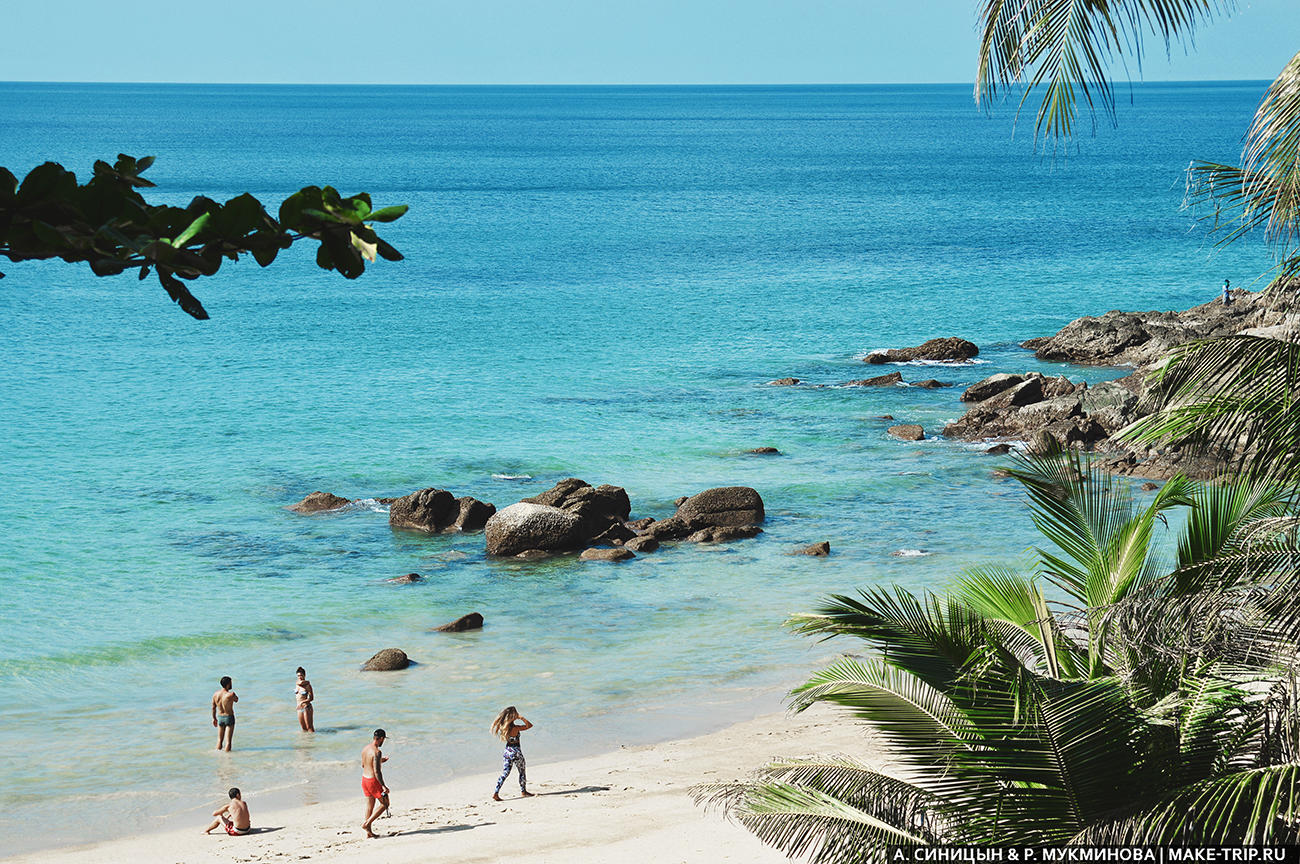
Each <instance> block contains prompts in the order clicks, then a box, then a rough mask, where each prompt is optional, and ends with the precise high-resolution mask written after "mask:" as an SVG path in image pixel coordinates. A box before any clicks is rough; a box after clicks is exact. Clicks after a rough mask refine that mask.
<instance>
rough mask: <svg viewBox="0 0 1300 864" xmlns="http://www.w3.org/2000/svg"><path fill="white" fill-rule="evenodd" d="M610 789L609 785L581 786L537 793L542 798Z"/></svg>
mask: <svg viewBox="0 0 1300 864" xmlns="http://www.w3.org/2000/svg"><path fill="white" fill-rule="evenodd" d="M608 791H609V787H608V786H579V787H578V788H577V789H556V790H555V791H554V792H538V793H536V794H537V796H538V797H539V798H540V797H541V796H543V795H579V794H590V793H592V792H608Z"/></svg>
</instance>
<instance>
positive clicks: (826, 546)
mask: <svg viewBox="0 0 1300 864" xmlns="http://www.w3.org/2000/svg"><path fill="white" fill-rule="evenodd" d="M794 554H795V555H811V556H812V557H814V558H824V557H825V556H827V555H829V554H831V544H830V543H828V542H827V541H825V540H823V541H821V542H820V543H814V544H812V545H811V546H801V547H799V548H798V549H796V550H794Z"/></svg>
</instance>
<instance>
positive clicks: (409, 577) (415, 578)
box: [388, 573, 424, 585]
mask: <svg viewBox="0 0 1300 864" xmlns="http://www.w3.org/2000/svg"><path fill="white" fill-rule="evenodd" d="M388 581H389V582H391V583H392V584H394V585H414V584H415V583H416V582H423V581H424V577H423V576H421V575H420V574H419V573H407V574H406V575H405V576H394V577H393V578H392V579H389V580H388Z"/></svg>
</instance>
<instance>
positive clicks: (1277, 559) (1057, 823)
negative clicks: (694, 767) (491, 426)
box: [696, 454, 1300, 862]
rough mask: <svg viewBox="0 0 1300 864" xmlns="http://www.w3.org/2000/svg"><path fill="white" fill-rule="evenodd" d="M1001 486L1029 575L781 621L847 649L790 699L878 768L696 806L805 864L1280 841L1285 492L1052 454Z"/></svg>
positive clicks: (818, 772) (1284, 780) (808, 770)
mask: <svg viewBox="0 0 1300 864" xmlns="http://www.w3.org/2000/svg"><path fill="white" fill-rule="evenodd" d="M1015 476H1016V477H1017V478H1018V479H1019V480H1020V482H1022V483H1023V484H1024V485H1025V488H1026V490H1027V492H1028V495H1029V500H1030V506H1031V513H1032V517H1033V519H1034V522H1035V524H1036V525H1037V527H1038V529H1039V531H1040V532H1041V534H1042V536H1043V539H1044V541H1045V543H1044V545H1043V546H1042V548H1039V549H1037V550H1035V558H1036V560H1035V562H1034V563H1035V566H1034V567H1033V569H1032V570H1031V571H1030V572H1028V573H1025V572H1021V571H1019V570H1017V569H1014V568H1005V567H1003V568H980V569H974V570H969V571H967V572H965V573H963V574H961V575H960V577H959V578H958V579H957V581H956V584H955V585H954V586H953V587H952V589H951V590H949V591H947V592H945V593H932V592H923V593H920V594H913V593H910V592H907V591H904V590H902V589H899V588H895V589H883V588H874V589H868V590H864V591H862V592H860V593H859V594H858V595H857V596H834V597H831V598H830V599H829V601H828V602H827V603H826V604H825V605H824V606H823V607H822V608H821V609H819V610H817V612H815V613H813V614H809V615H802V616H797V617H796V618H795V619H794V620H793V624H794V626H795V627H796V628H797V629H798V630H799V631H801V632H803V633H807V634H810V635H816V636H822V637H827V638H830V637H851V638H854V639H856V640H859V641H860V643H862V644H863V645H864V646H865V647H866V648H867V649H868V650H867V653H866V654H865V655H864V656H857V655H856V654H855V655H848V656H845V657H843V658H842V659H841V660H839V661H838V662H836V663H834V664H833V665H831V666H830V667H828V668H827V669H824V670H822V671H821V672H819V673H818V674H816V675H815V676H814V677H813V678H812V679H810V680H809V681H808V682H807V683H806V684H804V685H803V686H801V687H799V688H798V689H797V690H796V691H795V692H794V704H795V707H796V708H797V709H799V710H802V709H804V708H806V707H808V706H810V705H813V704H816V703H830V704H833V705H837V706H842V707H843V708H845V709H847V710H848V711H850V712H851V713H852V714H853V715H854V716H855V717H857V718H858V719H860V720H861V721H863V722H864V723H865V724H866V725H867V726H868V727H869V728H870V729H871V730H873V731H874V732H875V733H876V735H877V736H878V738H879V740H880V741H881V742H883V743H884V744H885V745H886V747H887V750H888V757H889V759H890V762H889V767H888V768H887V769H886V768H882V767H880V766H872V765H869V764H866V763H864V762H862V761H861V760H857V759H853V758H848V757H843V756H835V757H811V758H796V759H782V760H779V761H776V762H773V763H772V764H770V765H768V766H767V768H766V769H764V770H763V771H762V772H761V773H760V775H759V776H757V777H756V778H754V779H753V780H751V781H748V782H742V783H735V784H722V785H713V786H705V787H699V788H698V789H697V790H696V791H697V796H698V798H699V799H701V800H704V801H707V802H710V803H712V804H714V805H720V806H722V807H723V808H724V809H725V810H726V811H727V812H728V813H729V814H730V815H731V816H733V817H734V818H736V819H738V820H739V821H741V822H742V823H743V824H745V825H746V826H747V827H749V828H750V829H751V830H752V831H754V833H755V834H757V835H758V836H759V837H760V838H762V839H763V840H765V841H766V842H769V843H771V844H773V845H775V846H777V847H779V848H781V849H783V850H784V851H786V852H788V853H790V854H792V855H806V856H808V858H809V859H810V860H812V861H816V862H847V861H870V860H880V859H881V858H882V856H883V853H884V849H885V847H886V846H888V845H910V844H933V843H961V844H974V845H982V844H1065V843H1078V842H1089V843H1136V842H1145V843H1172V842H1206V843H1221V844H1227V845H1235V844H1247V843H1258V842H1270V843H1279V842H1294V841H1295V840H1297V839H1300V836H1297V835H1298V833H1300V823H1298V822H1297V821H1296V819H1295V815H1294V807H1295V805H1296V803H1297V801H1296V797H1297V791H1298V789H1300V787H1298V786H1297V781H1300V754H1297V752H1296V747H1295V742H1296V740H1297V739H1296V737H1295V735H1296V732H1297V727H1296V711H1295V685H1296V679H1295V670H1294V668H1293V666H1294V663H1295V656H1296V649H1297V642H1296V637H1297V636H1298V635H1300V634H1298V633H1296V632H1295V628H1294V626H1293V622H1294V621H1295V616H1294V615H1293V614H1292V613H1293V611H1294V609H1293V605H1294V602H1295V601H1293V600H1292V599H1291V595H1292V593H1293V592H1292V589H1293V588H1294V567H1293V564H1292V563H1291V562H1292V561H1294V556H1295V555H1296V554H1297V553H1300V548H1298V547H1297V544H1296V538H1295V534H1294V530H1293V526H1294V520H1293V519H1292V515H1293V512H1294V511H1293V508H1292V505H1291V499H1290V496H1289V495H1288V493H1287V492H1286V490H1285V489H1283V488H1281V487H1279V486H1278V485H1277V484H1274V483H1271V482H1268V481H1262V480H1261V481H1240V482H1232V483H1224V484H1217V485H1205V484H1199V483H1193V482H1191V481H1189V480H1187V479H1185V478H1182V477H1176V478H1174V479H1173V480H1171V481H1170V482H1169V483H1167V484H1166V485H1165V486H1164V487H1163V488H1162V489H1161V490H1160V491H1159V492H1158V493H1157V494H1156V495H1155V496H1154V497H1153V499H1152V500H1151V501H1149V502H1147V503H1145V504H1142V503H1138V502H1137V501H1135V500H1134V499H1133V498H1132V496H1131V495H1130V493H1129V491H1128V487H1127V486H1126V485H1119V484H1118V483H1115V482H1112V481H1108V480H1107V479H1106V478H1105V477H1103V476H1101V475H1099V474H1094V473H1093V472H1092V471H1091V470H1090V469H1089V466H1088V465H1087V464H1085V463H1081V462H1080V460H1079V458H1078V457H1077V456H1076V455H1071V454H1056V455H1054V456H1050V457H1047V458H1044V459H1042V460H1037V461H1031V462H1025V463H1022V464H1021V465H1020V467H1019V468H1018V470H1016V471H1015ZM1166 520H1173V521H1174V522H1175V523H1176V524H1178V526H1179V527H1178V529H1177V534H1178V542H1177V547H1176V552H1174V551H1172V550H1171V551H1170V554H1169V556H1168V557H1167V558H1166V556H1165V555H1164V554H1163V552H1162V550H1164V549H1166V548H1168V544H1162V543H1159V542H1157V540H1158V534H1159V526H1161V525H1162V524H1164V523H1165V521H1166Z"/></svg>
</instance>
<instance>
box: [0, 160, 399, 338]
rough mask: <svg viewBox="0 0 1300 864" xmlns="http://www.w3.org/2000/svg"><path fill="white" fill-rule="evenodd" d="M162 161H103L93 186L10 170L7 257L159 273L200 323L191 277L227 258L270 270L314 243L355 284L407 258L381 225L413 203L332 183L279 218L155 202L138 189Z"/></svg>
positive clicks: (44, 171)
mask: <svg viewBox="0 0 1300 864" xmlns="http://www.w3.org/2000/svg"><path fill="white" fill-rule="evenodd" d="M153 161H154V160H153V157H152V156H148V157H145V158H143V159H134V158H132V157H130V156H126V155H119V156H118V157H117V161H116V162H115V163H114V164H112V165H109V164H108V163H107V162H103V161H99V162H96V163H95V166H94V172H93V174H92V176H91V178H90V179H89V180H88V181H86V182H85V183H84V184H78V183H77V177H76V175H75V174H73V173H72V172H71V171H68V170H67V169H65V168H64V167H63V166H62V165H59V164H58V163H56V162H46V163H45V164H43V165H40V166H37V167H36V168H34V169H32V170H31V172H29V173H28V174H27V176H26V177H25V178H24V179H23V181H22V182H21V183H19V182H18V179H17V178H16V177H15V176H14V175H13V174H12V173H11V172H10V171H9V170H7V169H5V168H0V256H3V257H5V258H8V259H9V260H11V261H26V260H32V259H46V258H61V259H62V260H64V261H68V262H73V263H86V264H88V265H90V269H91V271H92V272H94V274H95V275H96V276H113V275H117V274H120V273H122V272H124V271H126V270H138V271H139V275H140V279H145V278H146V277H147V276H148V275H149V273H150V271H151V270H152V271H153V272H154V273H156V274H157V276H158V281H159V283H160V284H161V285H162V287H163V290H165V291H166V292H167V295H168V296H169V297H171V298H172V300H174V301H175V302H176V303H178V304H179V305H180V307H181V309H183V310H184V311H185V312H187V313H188V314H189V315H191V316H193V317H195V318H199V319H205V318H207V317H208V313H207V311H206V310H204V308H203V305H202V304H201V303H200V302H199V300H198V298H196V297H195V296H194V295H193V294H192V293H190V290H189V288H187V287H186V285H185V283H184V282H183V281H181V280H193V279H197V278H199V277H200V276H212V275H214V274H215V273H216V272H217V271H218V270H219V269H220V267H221V263H222V261H224V260H231V261H234V260H238V259H239V258H240V256H242V255H244V254H251V255H252V256H253V258H254V260H256V261H257V263H258V264H260V265H261V266H263V267H266V266H268V265H269V264H270V263H271V262H272V261H274V260H275V258H276V256H277V255H278V254H279V253H280V251H281V250H284V249H288V248H289V247H290V246H292V245H293V244H294V243H295V242H297V241H299V240H303V239H311V240H315V241H317V242H318V243H319V244H320V245H319V248H318V249H317V252H316V263H317V265H319V266H320V267H322V268H324V269H326V270H337V271H338V272H339V273H341V274H342V275H343V276H344V277H345V278H348V279H355V278H357V277H358V276H360V275H361V274H362V273H363V272H364V271H365V262H366V261H367V260H369V261H374V260H376V258H379V257H382V258H385V259H387V260H389V261H400V260H401V258H402V255H401V253H400V252H398V251H397V250H396V249H394V248H393V247H392V246H390V245H389V244H388V243H387V242H385V241H384V240H383V239H381V238H380V237H379V236H378V235H377V234H376V233H375V230H374V228H373V227H372V223H376V222H392V221H394V220H395V219H398V218H400V217H401V216H402V215H403V214H404V213H406V207H405V206H396V207H384V208H381V209H379V210H375V209H372V207H371V202H370V196H369V195H367V194H366V193H364V192H362V193H360V194H358V195H353V196H351V197H348V198H344V197H342V196H341V195H339V193H338V192H337V191H336V190H335V189H333V188H332V187H330V186H325V187H324V188H321V187H317V186H308V187H306V188H304V189H302V190H300V191H298V192H296V193H294V194H293V195H291V196H289V198H288V199H286V200H285V201H284V203H282V204H281V205H280V208H279V213H278V217H277V218H272V217H271V215H270V214H269V213H267V212H266V208H265V207H264V206H263V205H262V203H261V202H260V201H258V200H257V199H256V198H254V197H253V196H252V195H248V194H244V195H240V196H238V197H236V198H232V199H231V200H229V201H227V202H226V203H224V204H218V203H217V202H216V201H213V200H211V199H210V198H204V197H198V198H195V199H194V200H193V201H191V202H190V203H189V204H188V205H187V206H185V207H169V206H165V205H158V204H149V203H148V202H146V201H145V199H144V197H143V196H142V195H141V194H140V193H139V191H138V190H139V189H141V188H145V187H150V186H153V185H154V184H153V183H151V182H150V181H148V180H146V179H144V177H142V176H141V175H142V174H143V173H144V171H145V169H147V168H148V167H149V166H150V165H152V164H153ZM3 275H4V274H3V273H0V276H3Z"/></svg>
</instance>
